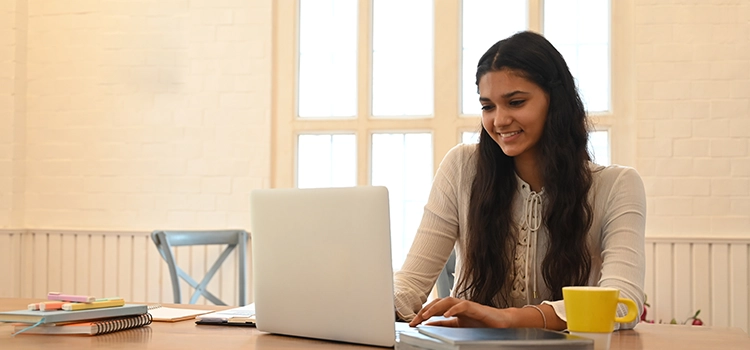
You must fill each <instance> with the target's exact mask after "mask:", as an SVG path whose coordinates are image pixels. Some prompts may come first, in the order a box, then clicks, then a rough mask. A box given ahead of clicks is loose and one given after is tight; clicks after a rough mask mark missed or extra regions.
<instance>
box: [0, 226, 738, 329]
mask: <svg viewBox="0 0 750 350" xmlns="http://www.w3.org/2000/svg"><path fill="white" fill-rule="evenodd" d="M248 246H249V245H248ZM220 251H221V248H220V247H200V248H190V247H181V248H178V249H177V252H176V254H177V260H178V264H179V265H180V266H181V267H183V269H185V270H186V271H187V272H188V273H189V274H191V275H192V276H198V277H202V276H203V273H204V272H205V271H206V270H207V269H208V267H210V265H211V264H212V263H213V261H214V260H215V258H216V257H217V256H218V254H219V253H220ZM749 256H750V238H748V239H704V238H647V239H646V285H645V287H646V294H647V296H648V302H649V304H651V307H650V308H649V314H648V319H653V320H655V321H657V322H658V321H659V320H662V322H669V321H670V320H671V319H672V318H676V319H677V320H678V321H679V322H682V321H684V320H685V319H687V318H688V317H690V316H691V315H692V314H693V313H694V312H695V311H696V310H698V309H700V310H701V314H700V318H702V319H703V321H704V322H705V323H706V324H707V325H711V326H731V327H739V328H742V329H743V330H745V331H747V330H748V325H750V316H749V315H750V293H748V289H749V287H750V284H749V281H750V279H749V275H750V257H749ZM229 259H235V257H234V254H233V256H230V258H229ZM228 261H231V260H228ZM0 266H1V267H2V268H0V281H3V283H0V297H28V298H32V297H33V298H43V297H45V296H46V294H47V292H49V291H65V292H69V293H77V294H90V295H95V296H121V297H123V298H125V299H126V300H132V301H144V302H150V303H151V302H153V303H160V302H164V303H171V302H172V301H173V300H172V287H171V282H170V279H169V273H168V271H167V268H166V264H165V263H164V262H163V261H162V259H161V257H160V256H159V254H158V252H157V251H156V248H155V247H154V244H153V242H151V238H150V236H149V232H75V231H59V230H57V231H44V230H28V231H22V230H21V231H14V230H0ZM234 266H236V264H231V263H230V264H227V263H225V264H224V266H223V267H222V270H221V271H219V272H218V273H217V275H216V276H215V277H214V280H213V281H212V282H211V284H210V285H209V290H210V291H211V292H213V293H214V294H216V295H217V296H218V297H219V298H220V299H222V300H224V301H226V302H228V303H236V300H237V298H236V291H237V288H236V283H237V282H236V272H235V268H234ZM250 284H251V281H248V285H250ZM182 290H183V292H182V299H183V302H187V300H188V298H189V297H190V294H189V293H191V292H192V291H191V289H189V288H188V287H187V285H186V284H184V285H183V288H182ZM251 290H252V289H251V287H250V286H248V291H251ZM250 294H251V293H250ZM249 300H251V301H252V296H249ZM199 303H206V301H205V300H204V299H203V298H201V299H200V300H199Z"/></svg>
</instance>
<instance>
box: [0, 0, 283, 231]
mask: <svg viewBox="0 0 750 350" xmlns="http://www.w3.org/2000/svg"><path fill="white" fill-rule="evenodd" d="M18 1H19V2H24V3H26V0H18ZM6 2H7V1H3V3H6ZM271 6H272V2H271V1H270V0H235V1H229V0H224V1H213V0H212V1H195V0H192V1H188V0H148V1H137V2H129V1H122V2H101V1H93V0H91V1H84V0H78V1H66V2H60V1H57V0H40V1H29V2H28V15H27V16H24V18H28V26H27V28H28V41H27V44H28V57H27V60H26V64H27V66H28V71H27V72H28V90H27V102H28V111H27V118H28V119H27V127H26V132H27V135H28V139H27V144H26V145H27V150H28V154H27V174H26V181H27V183H26V187H25V188H26V215H25V217H24V222H23V223H24V225H25V226H26V227H50V228H56V229H75V228H86V229H112V230H151V229H156V228H222V227H236V228H248V227H249V220H248V212H249V211H248V209H249V203H248V202H249V198H248V194H249V191H250V190H251V189H253V188H260V187H267V186H268V184H269V178H270V159H269V157H270V144H271V142H270V124H271V122H270V105H271V95H270V93H271V89H270V88H271V46H272V45H271V39H272V38H271V18H272V13H271ZM11 10H12V9H11ZM8 12H11V11H10V10H5V9H3V8H1V7H0V13H2V14H3V15H4V14H5V13H8ZM11 13H12V12H11ZM0 23H3V24H1V26H2V27H0V31H2V32H0V38H7V37H8V35H6V32H7V33H11V32H12V30H13V26H12V24H5V23H8V22H6V21H4V20H2V18H0ZM0 40H4V39H0ZM0 44H1V45H2V47H5V46H7V45H12V43H7V44H6V43H5V42H4V41H3V42H0ZM0 57H5V56H4V55H3V56H0ZM6 66H9V67H11V68H12V67H13V63H9V62H4V61H0V99H3V98H7V97H6V96H7V94H8V93H7V92H6V91H5V90H4V89H3V86H4V84H3V83H2V82H3V81H4V80H3V78H4V77H5V75H4V74H5V73H4V72H5V71H6V70H7V69H8V68H7V67H6ZM5 106H7V104H5V103H0V108H5ZM3 115H5V113H3ZM9 125H10V123H9V122H7V121H5V120H4V121H3V123H2V125H0V130H2V132H3V133H5V130H6V129H7V128H8V126H9ZM2 139H5V137H3V138H2ZM2 147H3V148H2V149H3V152H2V154H1V155H2V156H3V158H1V159H0V161H5V159H6V157H5V153H7V152H5V151H4V147H5V146H4V144H3V145H2ZM0 175H2V174H0ZM6 187H7V186H4V185H3V186H2V187H0V191H2V193H6V192H7V191H8V190H7V188H6ZM0 204H2V203H0ZM0 210H2V211H1V213H3V214H4V213H6V212H7V210H5V209H4V206H3V207H0ZM2 226H3V223H2V222H0V227H2Z"/></svg>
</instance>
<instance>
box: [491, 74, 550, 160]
mask: <svg viewBox="0 0 750 350" xmlns="http://www.w3.org/2000/svg"><path fill="white" fill-rule="evenodd" d="M479 102H480V103H481V104H482V126H484V129H485V130H486V131H487V133H488V134H489V135H490V136H491V137H492V139H493V140H495V142H496V143H497V144H498V145H499V146H500V148H501V149H502V150H503V153H505V154H506V155H507V156H509V157H514V158H515V161H519V160H521V159H528V160H531V161H536V155H537V143H538V142H539V139H541V137H542V133H543V131H544V123H545V121H546V120H547V109H548V108H549V96H548V95H547V93H546V92H544V90H542V88H541V87H539V85H536V84H535V83H533V82H532V81H531V80H528V79H526V78H524V77H523V76H522V75H520V74H518V73H516V72H514V71H512V70H509V69H502V70H499V71H490V72H487V73H486V74H485V75H483V76H482V77H481V78H480V79H479Z"/></svg>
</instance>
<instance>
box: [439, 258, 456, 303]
mask: <svg viewBox="0 0 750 350" xmlns="http://www.w3.org/2000/svg"><path fill="white" fill-rule="evenodd" d="M455 273H456V251H455V250H454V251H452V252H451V256H450V257H448V261H446V262H445V266H444V267H443V270H442V271H440V274H439V275H438V279H437V282H436V283H435V287H436V288H437V293H438V298H445V297H447V296H450V295H451V290H452V289H453V284H454V279H455V277H454V275H455Z"/></svg>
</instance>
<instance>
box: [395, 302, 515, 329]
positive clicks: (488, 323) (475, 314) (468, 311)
mask: <svg viewBox="0 0 750 350" xmlns="http://www.w3.org/2000/svg"><path fill="white" fill-rule="evenodd" d="M432 316H444V317H450V318H451V319H449V320H440V321H433V322H429V323H427V324H428V325H431V326H446V327H493V328H509V327H512V326H513V322H512V321H513V317H512V315H511V312H510V310H509V309H498V308H494V307H491V306H486V305H482V304H479V303H475V302H473V301H468V300H463V299H456V298H453V297H447V298H442V299H435V300H433V301H432V302H430V303H429V304H427V306H425V307H423V308H422V310H420V311H419V312H418V313H417V316H416V317H414V319H413V320H412V321H411V322H409V326H412V327H416V326H417V325H418V324H420V323H422V322H424V321H425V320H427V319H429V318H430V317H432Z"/></svg>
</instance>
